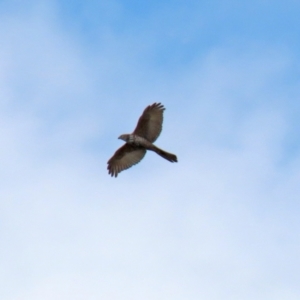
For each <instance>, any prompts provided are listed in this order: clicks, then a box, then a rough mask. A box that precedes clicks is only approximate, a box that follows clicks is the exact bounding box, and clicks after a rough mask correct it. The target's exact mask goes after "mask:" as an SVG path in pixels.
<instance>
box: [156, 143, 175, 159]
mask: <svg viewBox="0 0 300 300" xmlns="http://www.w3.org/2000/svg"><path fill="white" fill-rule="evenodd" d="M153 151H154V152H156V153H157V154H158V155H160V156H161V157H163V158H164V159H166V160H168V161H170V162H177V156H176V155H175V154H172V153H169V152H167V151H164V150H162V149H159V148H158V147H156V146H154V148H153Z"/></svg>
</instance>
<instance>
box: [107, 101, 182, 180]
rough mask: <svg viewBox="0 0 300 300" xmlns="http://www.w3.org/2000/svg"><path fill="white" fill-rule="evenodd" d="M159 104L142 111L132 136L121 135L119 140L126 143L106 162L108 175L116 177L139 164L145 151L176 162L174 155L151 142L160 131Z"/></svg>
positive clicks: (161, 119)
mask: <svg viewBox="0 0 300 300" xmlns="http://www.w3.org/2000/svg"><path fill="white" fill-rule="evenodd" d="M164 110H165V108H164V106H163V105H162V104H161V103H153V104H152V105H149V106H147V107H146V109H145V110H144V112H143V114H142V115H141V116H140V118H139V121H138V123H137V126H136V128H135V130H134V131H133V133H132V134H122V135H121V136H120V137H119V139H121V140H124V141H125V142H126V143H125V144H124V145H123V146H122V147H120V148H119V149H118V150H117V151H116V152H115V154H114V155H113V156H112V157H111V158H110V160H109V161H108V162H107V163H108V166H107V169H108V173H109V174H110V175H111V176H115V177H117V176H118V173H120V172H122V171H123V170H126V169H128V168H130V167H132V166H133V165H135V164H137V163H139V162H140V161H141V160H142V159H143V157H144V156H145V154H146V151H147V150H150V151H154V152H155V153H157V154H158V155H160V156H161V157H163V158H165V159H166V160H168V161H170V162H177V157H176V155H175V154H172V153H168V152H166V151H164V150H162V149H159V148H158V147H156V146H155V145H154V144H153V142H154V141H155V140H156V139H157V138H158V136H159V135H160V133H161V130H162V123H163V112H164Z"/></svg>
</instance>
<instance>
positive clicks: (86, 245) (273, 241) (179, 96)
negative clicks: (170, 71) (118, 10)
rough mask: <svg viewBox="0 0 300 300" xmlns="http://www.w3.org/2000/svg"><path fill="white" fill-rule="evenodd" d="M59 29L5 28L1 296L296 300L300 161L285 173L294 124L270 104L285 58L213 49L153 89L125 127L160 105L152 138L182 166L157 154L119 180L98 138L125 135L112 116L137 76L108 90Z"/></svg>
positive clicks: (38, 24) (29, 23) (0, 81)
mask: <svg viewBox="0 0 300 300" xmlns="http://www.w3.org/2000/svg"><path fill="white" fill-rule="evenodd" d="M51 22H52V21H51V20H46V21H42V18H41V19H39V20H38V21H37V20H35V19H33V20H32V19H30V18H28V19H26V18H25V19H23V21H20V20H18V21H15V20H13V19H12V20H10V21H9V22H7V23H5V26H6V27H7V28H8V32H10V33H14V34H13V35H12V34H4V31H2V33H0V34H1V35H2V37H3V39H4V40H5V42H6V45H9V47H8V48H7V49H4V50H2V53H3V55H1V57H2V59H0V65H1V66H3V68H4V69H5V72H4V71H2V73H1V74H0V86H1V87H3V88H1V93H2V96H3V97H2V100H3V99H5V100H3V102H2V105H1V106H2V112H1V121H0V125H1V128H2V130H1V131H0V139H1V144H2V146H1V149H0V154H1V159H0V161H1V170H0V178H1V182H2V183H1V190H0V199H1V200H0V220H1V222H0V226H1V227H0V236H1V240H2V245H3V247H2V248H1V250H0V257H1V258H0V264H1V266H2V270H1V271H0V279H1V282H2V285H3V287H2V288H1V291H0V293H1V296H2V299H5V300H6V299H8V300H16V299H22V300H23V299H30V300H34V299H54V298H55V299H99V298H101V299H169V298H170V299H199V298H209V299H220V298H221V299H241V298H242V299H253V298H255V299H283V298H284V296H288V297H289V299H298V298H299V294H300V290H299V287H298V282H299V280H298V279H299V271H298V268H297V267H296V266H299V259H298V252H299V251H298V250H299V245H300V241H299V236H298V231H299V230H298V229H299V221H298V218H297V208H298V206H299V205H298V204H297V201H298V199H299V196H300V190H299V187H298V186H299V185H298V182H299V177H300V168H299V157H296V158H295V159H294V160H293V164H291V165H285V166H281V165H280V164H279V162H280V160H281V157H282V156H283V155H284V151H283V140H284V136H285V134H286V132H287V130H288V128H289V126H288V123H289V120H288V118H287V115H286V112H285V111H284V110H281V109H280V108H281V104H280V105H275V106H272V105H270V103H273V102H272V99H271V98H272V97H273V96H274V93H273V92H272V85H273V82H274V81H275V79H274V78H278V74H279V73H280V72H281V71H282V70H285V69H286V68H288V66H289V60H288V59H287V60H286V59H285V56H284V55H285V54H284V53H283V54H281V53H279V55H277V53H275V54H273V56H268V57H266V56H265V55H260V54H259V53H257V52H254V53H253V57H254V58H253V59H252V58H251V55H250V54H251V50H249V53H250V54H249V53H248V54H246V55H243V54H240V55H239V56H238V57H232V56H230V55H228V53H226V51H225V50H220V51H214V52H213V53H212V54H211V55H208V57H206V58H205V59H204V60H202V61H201V62H200V63H197V64H195V67H193V68H187V69H186V71H185V74H184V75H182V77H181V76H180V75H178V74H175V75H176V76H175V75H174V77H172V78H171V77H170V78H166V81H165V82H162V83H161V85H159V84H158V83H157V82H158V81H156V83H155V89H151V82H150V83H148V84H145V85H143V89H140V95H139V96H140V97H141V100H140V101H137V100H136V99H137V98H138V97H137V95H135V98H134V99H135V100H134V101H136V104H137V105H136V107H134V108H133V109H132V111H131V112H128V121H127V120H124V122H127V124H125V126H127V125H128V124H134V122H135V119H131V117H132V118H135V117H136V118H137V117H138V115H136V113H137V114H139V113H140V108H142V109H143V108H144V104H145V102H147V101H148V99H151V101H152V99H153V98H155V100H154V101H158V100H157V98H156V96H157V97H158V99H159V100H160V101H162V102H163V103H164V104H165V105H166V107H167V111H166V117H165V119H166V123H165V126H164V131H163V133H162V136H161V138H160V139H159V140H158V143H157V144H158V145H160V146H161V147H162V148H165V149H166V150H168V151H172V152H174V153H176V154H178V156H179V163H178V164H169V163H168V162H165V161H163V160H162V159H160V158H159V157H157V156H155V155H154V154H152V153H149V154H147V156H146V158H145V160H144V161H143V162H142V163H140V164H139V165H137V166H135V167H134V168H132V169H130V170H128V171H126V172H124V173H122V174H121V175H120V176H119V177H118V178H117V179H112V178H110V177H109V176H108V175H107V172H106V170H105V167H106V166H105V164H106V161H107V159H108V157H107V153H109V154H108V155H110V154H112V153H113V151H115V149H111V153H110V152H108V149H107V148H108V147H107V144H108V143H111V142H109V141H108V139H109V140H111V139H114V138H115V137H113V136H112V137H111V136H110V137H109V138H106V136H105V138H101V134H103V136H104V132H105V130H106V129H107V130H108V131H110V132H109V133H111V131H112V130H116V126H118V127H119V128H123V126H124V124H123V120H122V122H121V121H119V119H118V118H115V119H113V120H112V117H111V114H110V113H111V112H112V111H113V109H114V107H117V106H119V107H118V108H117V110H116V112H115V115H116V116H119V114H120V113H121V111H122V109H123V110H124V107H126V103H133V102H132V101H133V100H131V98H130V96H129V94H130V93H129V91H132V90H134V84H135V83H134V81H135V80H134V78H136V77H138V76H137V73H136V72H135V71H136V70H135V69H134V71H132V70H130V69H128V72H129V74H130V75H131V76H132V77H131V79H130V80H128V81H126V82H127V83H131V84H132V85H133V86H130V87H128V90H127V91H128V95H127V94H126V95H124V94H122V89H121V90H118V89H116V91H115V92H111V94H110V93H109V92H107V90H105V88H103V89H101V88H97V86H96V85H95V81H94V80H95V79H94V77H95V76H96V75H99V78H100V79H101V78H102V77H105V76H104V75H103V73H102V70H100V71H99V73H98V74H97V73H95V68H91V70H90V69H89V67H90V61H91V59H90V58H89V59H87V60H86V59H85V57H84V55H83V53H84V51H85V49H84V48H82V49H81V50H82V52H81V51H76V49H77V47H79V48H80V47H81V46H80V44H78V45H77V44H76V43H75V42H74V41H72V40H71V39H70V38H68V35H67V34H63V33H61V32H60V30H59V28H57V27H56V26H54V25H53V24H52V23H51ZM21 46H22V47H21ZM73 48H74V49H73ZM23 50H24V51H23ZM102 54H103V53H102ZM103 55H104V54H103ZM105 55H108V54H107V53H105ZM105 55H104V56H103V57H102V61H105V60H106V59H107V60H112V61H109V63H108V65H110V64H111V65H114V61H113V59H114V57H113V55H114V54H112V56H109V55H108V56H105ZM224 57H226V60H225V62H224V60H223V59H224ZM249 57H250V58H249ZM119 60H121V61H122V57H121V58H120V57H119ZM129 65H130V64H129V62H127V61H125V62H123V64H120V66H122V67H124V66H125V68H129ZM241 66H242V67H241ZM3 68H2V70H3ZM133 68H135V66H134V67H133ZM95 74H96V75H95ZM114 76H115V75H114V72H113V71H112V72H111V74H110V77H109V78H108V79H107V78H106V79H104V81H105V82H108V83H109V84H110V85H111V86H112V85H113V83H115V81H114V80H115V79H116V78H119V76H118V75H116V77H114ZM135 76H136V77H135ZM151 76H153V74H150V75H149V77H151ZM184 78H187V79H184ZM100 79H99V82H101V80H100ZM23 80H25V82H24V81H23ZM137 82H139V81H138V79H137ZM284 88H288V87H287V86H284ZM99 90H100V91H102V93H103V94H102V97H100V98H98V97H97V93H98V92H99ZM159 91H162V93H161V95H160V94H159ZM105 95H106V97H108V96H110V95H114V96H117V97H112V99H113V100H111V101H114V103H112V104H110V103H108V102H106V100H103V99H106V98H105ZM266 95H269V96H268V97H267V99H265V97H266ZM103 96H104V97H103ZM23 97H24V98H23ZM86 98H89V100H88V104H87V105H86V102H85V100H86ZM241 98H243V99H245V100H244V101H242V100H240V99H241ZM73 99H76V101H75V102H73ZM116 99H121V100H118V101H120V102H118V101H117V100H116ZM146 99H147V100H146ZM252 99H255V101H254V103H250V102H251V100H252ZM276 101H277V100H276ZM276 101H275V103H276ZM98 102H99V104H98ZM95 103H97V104H95ZM241 103H242V104H241ZM249 103H250V104H249ZM146 104H148V103H146ZM248 104H249V105H250V107H251V109H249V111H248V109H247V105H248ZM74 106H75V108H74ZM95 107H96V108H97V109H95ZM99 107H101V109H98V108H99ZM271 107H272V109H270V108H271ZM98 114H99V115H98ZM126 114H127V112H126ZM239 114H241V116H242V117H241V116H240V115H239ZM129 119H130V120H129ZM116 123H117V124H116ZM121 123H122V124H121ZM111 125H112V126H113V129H109V128H110V126H111ZM128 126H129V125H128ZM129 130H130V128H129ZM97 139H99V140H100V142H99V144H100V146H99V145H98V146H97V147H95V148H96V150H97V151H98V150H99V153H97V152H96V151H95V149H94V148H93V147H91V146H90V145H89V143H90V142H91V143H92V142H94V141H95V140H97ZM117 143H118V141H115V145H116V146H117V145H118V144H117ZM102 145H103V146H102ZM285 298H286V297H285Z"/></svg>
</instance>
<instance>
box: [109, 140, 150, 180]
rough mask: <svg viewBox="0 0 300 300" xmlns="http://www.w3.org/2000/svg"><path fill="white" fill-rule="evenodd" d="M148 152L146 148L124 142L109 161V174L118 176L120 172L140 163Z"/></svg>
mask: <svg viewBox="0 0 300 300" xmlns="http://www.w3.org/2000/svg"><path fill="white" fill-rule="evenodd" d="M145 154H146V149H145V148H143V147H139V146H135V145H132V144H124V145H123V146H122V147H120V148H119V149H118V150H117V151H116V152H115V154H114V155H113V156H112V157H111V158H110V160H109V161H108V162H107V163H108V166H107V169H108V174H110V175H111V176H115V177H117V176H118V173H120V172H122V171H123V170H126V169H128V168H130V167H132V166H133V165H135V164H137V163H139V162H140V161H141V160H142V159H143V157H144V156H145Z"/></svg>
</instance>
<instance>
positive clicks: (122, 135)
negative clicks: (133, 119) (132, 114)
mask: <svg viewBox="0 0 300 300" xmlns="http://www.w3.org/2000/svg"><path fill="white" fill-rule="evenodd" d="M128 137H129V134H121V135H120V136H119V137H118V139H120V140H123V141H125V142H127V141H128Z"/></svg>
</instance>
